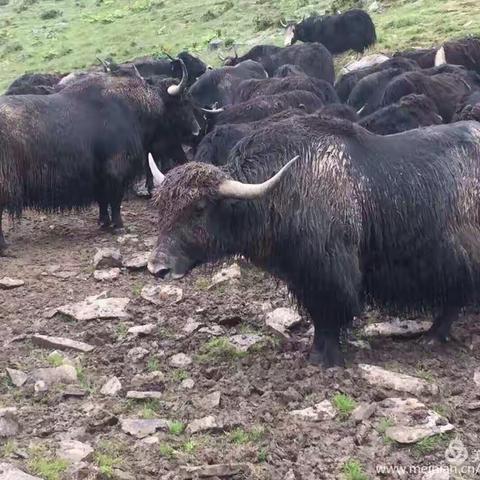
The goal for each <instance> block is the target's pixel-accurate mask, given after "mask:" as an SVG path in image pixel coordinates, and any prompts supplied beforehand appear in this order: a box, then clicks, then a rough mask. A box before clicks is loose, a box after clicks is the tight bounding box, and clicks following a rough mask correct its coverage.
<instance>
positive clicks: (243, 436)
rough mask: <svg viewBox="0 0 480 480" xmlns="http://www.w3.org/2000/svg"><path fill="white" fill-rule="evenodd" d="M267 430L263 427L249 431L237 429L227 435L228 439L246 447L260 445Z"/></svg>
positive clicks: (257, 426)
mask: <svg viewBox="0 0 480 480" xmlns="http://www.w3.org/2000/svg"><path fill="white" fill-rule="evenodd" d="M265 433H266V431H265V428H264V427H263V426H261V425H256V426H254V427H253V428H252V429H251V430H249V431H247V430H245V429H243V428H240V427H238V428H235V429H234V430H232V431H231V432H229V433H228V434H227V436H228V439H229V440H230V442H232V443H236V444H237V445H244V444H246V443H258V442H260V441H261V440H263V438H264V437H265Z"/></svg>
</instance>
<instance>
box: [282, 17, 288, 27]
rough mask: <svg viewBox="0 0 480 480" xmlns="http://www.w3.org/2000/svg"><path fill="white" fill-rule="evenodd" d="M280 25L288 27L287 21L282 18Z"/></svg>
mask: <svg viewBox="0 0 480 480" xmlns="http://www.w3.org/2000/svg"><path fill="white" fill-rule="evenodd" d="M280 25H281V26H282V27H283V28H287V27H288V23H287V22H284V21H283V19H280Z"/></svg>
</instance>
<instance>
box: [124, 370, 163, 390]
mask: <svg viewBox="0 0 480 480" xmlns="http://www.w3.org/2000/svg"><path fill="white" fill-rule="evenodd" d="M164 381H165V375H164V374H163V372H160V371H158V370H156V371H154V372H148V373H137V374H136V375H135V376H134V377H133V378H132V381H131V385H132V386H134V387H141V386H143V385H146V384H148V385H161V384H162V383H163V382H164Z"/></svg>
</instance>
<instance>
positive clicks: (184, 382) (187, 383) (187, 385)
mask: <svg viewBox="0 0 480 480" xmlns="http://www.w3.org/2000/svg"><path fill="white" fill-rule="evenodd" d="M180 386H181V387H182V388H184V389H186V390H191V389H192V388H193V387H194V386H195V382H194V381H193V380H192V379H191V378H186V379H185V380H182V383H181V384H180Z"/></svg>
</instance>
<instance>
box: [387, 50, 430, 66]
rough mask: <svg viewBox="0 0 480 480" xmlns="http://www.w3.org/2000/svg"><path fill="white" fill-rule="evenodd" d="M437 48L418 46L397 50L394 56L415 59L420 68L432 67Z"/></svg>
mask: <svg viewBox="0 0 480 480" xmlns="http://www.w3.org/2000/svg"><path fill="white" fill-rule="evenodd" d="M436 53H437V49H436V48H417V49H414V50H405V51H403V52H396V53H395V54H394V55H393V58H405V59H409V60H413V61H414V62H416V63H417V64H418V66H419V67H420V68H432V67H433V66H434V65H435V55H436Z"/></svg>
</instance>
